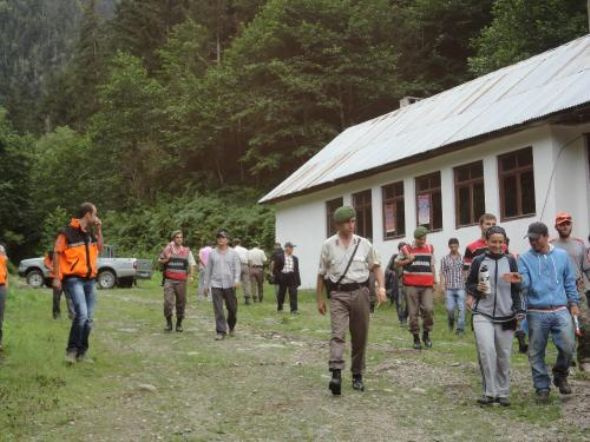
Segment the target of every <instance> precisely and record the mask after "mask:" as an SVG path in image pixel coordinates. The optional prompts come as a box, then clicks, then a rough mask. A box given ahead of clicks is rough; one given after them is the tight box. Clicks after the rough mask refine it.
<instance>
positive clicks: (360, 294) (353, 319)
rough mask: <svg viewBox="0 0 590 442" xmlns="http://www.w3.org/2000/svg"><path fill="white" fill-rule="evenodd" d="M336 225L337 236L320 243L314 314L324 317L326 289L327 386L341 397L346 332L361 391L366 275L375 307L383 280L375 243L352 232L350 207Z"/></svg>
mask: <svg viewBox="0 0 590 442" xmlns="http://www.w3.org/2000/svg"><path fill="white" fill-rule="evenodd" d="M334 222H335V224H336V229H337V233H336V234H335V235H334V236H332V237H330V238H328V239H327V240H326V241H325V242H324V244H323V246H322V251H321V254H320V266H319V271H318V279H317V287H316V295H317V304H318V311H319V312H320V314H322V315H325V314H326V311H327V308H326V299H325V294H324V287H325V285H327V287H326V288H327V292H328V298H329V299H330V321H331V326H332V338H331V339H330V361H329V368H330V372H331V373H332V379H331V380H330V383H329V388H330V390H331V391H332V394H334V395H340V394H341V390H342V375H341V373H342V370H343V369H344V344H345V341H346V331H347V329H349V330H350V339H351V344H352V355H351V359H352V364H351V365H352V366H351V370H352V388H353V389H355V390H357V391H364V389H365V386H364V384H363V371H364V369H365V352H366V347H367V338H368V332H369V309H370V306H369V286H368V285H369V272H370V271H374V272H375V279H376V281H377V284H378V288H377V301H378V303H379V304H381V303H382V302H385V282H384V276H383V270H382V269H381V267H380V266H381V262H380V260H379V257H378V255H377V252H376V251H375V249H374V248H373V245H372V244H371V243H370V242H369V241H368V240H367V239H365V238H363V237H361V236H358V235H355V234H354V230H355V225H356V213H355V211H354V209H353V208H352V207H349V206H343V207H340V208H338V209H337V210H336V211H335V212H334Z"/></svg>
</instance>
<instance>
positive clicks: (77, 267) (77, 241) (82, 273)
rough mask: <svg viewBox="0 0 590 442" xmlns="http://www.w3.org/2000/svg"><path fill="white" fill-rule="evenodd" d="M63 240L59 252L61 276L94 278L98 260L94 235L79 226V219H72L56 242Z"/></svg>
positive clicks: (57, 250)
mask: <svg viewBox="0 0 590 442" xmlns="http://www.w3.org/2000/svg"><path fill="white" fill-rule="evenodd" d="M60 241H64V242H65V248H64V249H63V250H59V249H57V248H56V252H59V258H60V259H59V270H60V273H61V276H62V278H67V277H77V278H86V279H92V278H96V273H97V262H98V253H99V249H98V241H97V240H96V237H95V236H94V235H92V234H90V233H88V232H83V231H82V229H81V228H80V221H79V220H77V219H75V218H74V219H72V221H71V222H70V224H69V225H68V226H67V227H66V228H65V229H64V230H63V231H62V232H61V233H60V234H59V236H58V240H57V242H58V243H59V242H60Z"/></svg>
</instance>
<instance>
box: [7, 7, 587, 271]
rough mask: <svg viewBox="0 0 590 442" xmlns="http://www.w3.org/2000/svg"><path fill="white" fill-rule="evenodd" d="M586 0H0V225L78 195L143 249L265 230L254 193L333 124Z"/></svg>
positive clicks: (126, 245) (569, 31) (515, 46)
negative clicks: (171, 238) (178, 233)
mask: <svg viewBox="0 0 590 442" xmlns="http://www.w3.org/2000/svg"><path fill="white" fill-rule="evenodd" d="M586 8H587V2H586V0H445V1H440V0H118V1H117V0H78V1H72V0H0V24H1V26H0V34H1V37H0V47H1V49H0V192H1V197H0V242H2V243H4V244H6V246H7V249H8V253H9V256H10V257H11V258H13V259H14V260H17V259H20V258H23V257H28V256H33V255H34V254H38V253H40V252H41V251H42V250H44V249H45V248H47V247H48V246H49V245H50V244H51V243H52V241H53V238H54V236H55V233H56V231H57V230H58V229H59V228H60V227H61V226H63V225H64V224H65V223H66V222H67V219H68V217H69V216H70V215H71V214H72V211H73V210H75V209H76V207H78V205H79V204H80V203H81V202H83V201H92V202H94V203H95V204H96V205H97V207H98V209H99V216H101V217H102V218H103V223H104V226H105V235H106V237H107V241H108V242H109V243H111V244H115V245H116V246H117V247H118V248H119V250H120V251H121V252H128V253H135V254H138V255H140V256H146V257H151V256H153V254H154V253H155V251H156V250H157V249H158V248H159V247H160V246H161V244H162V242H163V241H165V239H166V237H167V236H168V234H169V232H170V231H172V230H174V229H176V228H182V229H183V230H184V231H185V235H186V237H187V239H188V242H189V244H190V245H192V246H194V247H198V246H200V245H201V244H202V243H203V242H205V241H206V240H208V239H209V238H210V237H211V234H212V232H214V231H215V230H216V229H217V228H218V227H221V226H223V227H226V228H228V229H230V231H231V232H232V233H233V234H234V235H236V236H240V237H242V238H245V239H246V241H253V240H257V241H260V242H261V243H262V244H263V245H264V246H266V247H271V246H272V243H273V241H274V215H273V209H272V207H269V206H260V205H258V204H257V200H258V199H259V198H260V197H261V196H262V195H263V194H264V193H265V192H267V191H269V190H270V189H272V187H273V186H275V185H277V184H278V183H279V182H280V181H281V180H283V179H284V178H285V177H286V176H288V175H289V174H290V173H291V172H293V171H294V170H295V169H297V168H298V167H299V166H300V165H301V164H303V163H304V162H305V161H306V160H307V159H308V158H309V157H310V156H312V155H313V154H314V153H316V152H317V151H318V150H319V149H321V148H322V147H323V146H324V145H325V144H326V143H327V142H329V141H330V140H331V139H332V138H333V137H334V136H335V135H336V134H337V133H339V132H340V131H342V130H343V129H345V128H347V127H349V126H351V125H354V124H356V123H359V122H361V121H364V120H367V119H370V118H373V117H376V116H378V115H381V114H383V113H386V112H390V111H392V110H394V109H396V108H397V107H398V106H399V104H398V103H399V100H400V99H401V98H402V97H404V96H408V95H411V96H416V97H428V96H431V95H433V94H436V93H438V92H440V91H442V90H445V89H448V88H450V87H453V86H455V85H458V84H461V83H463V82H465V81H468V80H470V79H472V78H474V77H477V76H479V75H482V74H485V73H487V72H490V71H493V70H495V69H498V68H500V67H502V66H506V65H508V64H512V63H514V62H516V61H518V60H521V59H525V58H527V57H530V56H531V55H533V54H536V53H539V52H542V51H544V50H547V49H549V48H552V47H555V46H558V45H560V44H562V43H564V42H566V41H569V40H571V39H573V38H576V37H578V36H580V35H584V34H586V33H587V32H588V18H587V10H586Z"/></svg>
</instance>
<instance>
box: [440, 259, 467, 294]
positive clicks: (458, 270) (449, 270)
mask: <svg viewBox="0 0 590 442" xmlns="http://www.w3.org/2000/svg"><path fill="white" fill-rule="evenodd" d="M440 274H441V276H444V278H445V288H446V289H464V288H465V277H464V273H463V257H462V256H461V255H452V254H451V253H449V254H448V255H447V256H445V257H444V258H443V259H442V261H441V262H440Z"/></svg>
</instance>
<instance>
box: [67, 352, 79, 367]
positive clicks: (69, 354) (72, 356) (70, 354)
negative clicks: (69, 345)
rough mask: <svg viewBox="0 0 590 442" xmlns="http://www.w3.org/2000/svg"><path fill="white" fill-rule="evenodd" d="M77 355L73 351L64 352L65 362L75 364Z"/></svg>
mask: <svg viewBox="0 0 590 442" xmlns="http://www.w3.org/2000/svg"><path fill="white" fill-rule="evenodd" d="M77 356H78V355H77V354H76V352H75V351H68V352H67V353H66V357H65V361H66V364H69V365H72V364H75V363H76V361H77Z"/></svg>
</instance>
